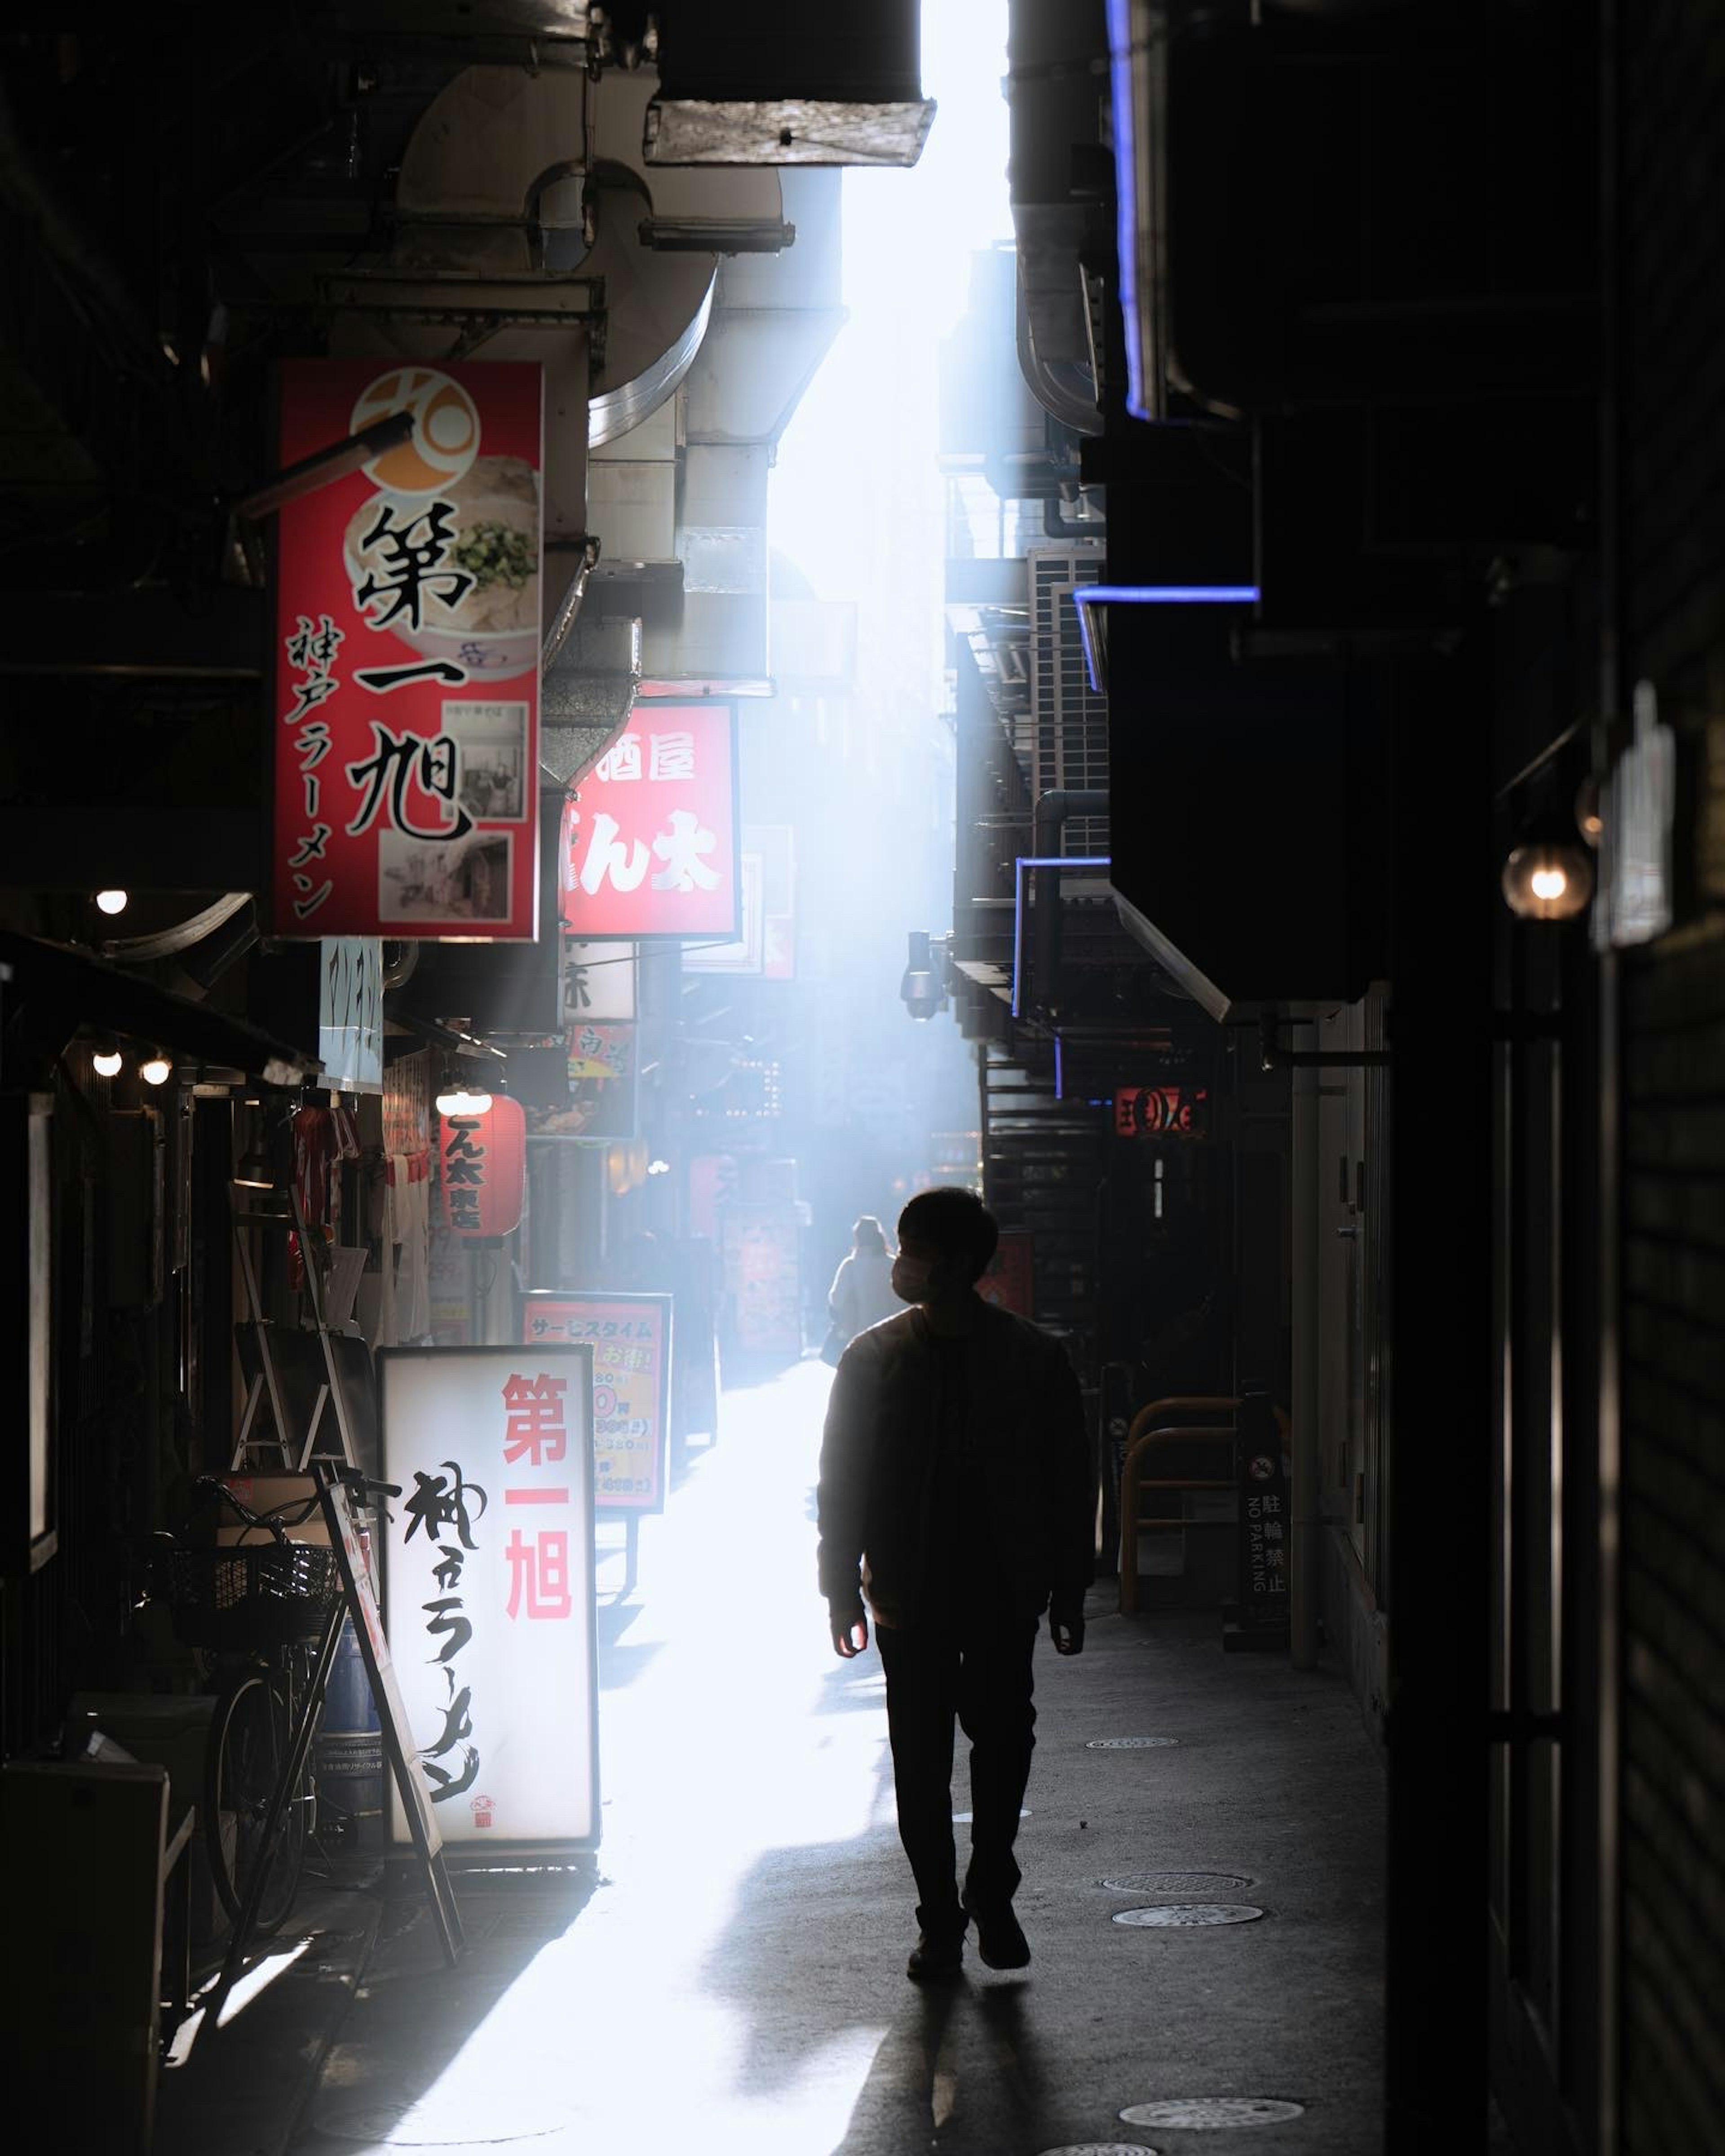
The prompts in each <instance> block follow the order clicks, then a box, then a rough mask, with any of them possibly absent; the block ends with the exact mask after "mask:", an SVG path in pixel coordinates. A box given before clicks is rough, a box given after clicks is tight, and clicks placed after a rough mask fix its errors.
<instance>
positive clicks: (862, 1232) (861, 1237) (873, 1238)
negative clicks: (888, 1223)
mask: <svg viewBox="0 0 1725 2156" xmlns="http://www.w3.org/2000/svg"><path fill="white" fill-rule="evenodd" d="M850 1245H851V1248H852V1249H853V1250H885V1249H886V1229H884V1228H883V1227H882V1226H881V1225H880V1222H879V1221H878V1220H877V1219H875V1216H874V1214H872V1213H865V1214H863V1216H862V1218H861V1219H860V1220H859V1221H858V1222H857V1224H856V1225H855V1227H854V1228H853V1229H851V1231H850Z"/></svg>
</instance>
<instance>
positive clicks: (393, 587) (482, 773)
mask: <svg viewBox="0 0 1725 2156" xmlns="http://www.w3.org/2000/svg"><path fill="white" fill-rule="evenodd" d="M279 378H280V430H279V440H278V449H279V454H280V459H281V462H282V464H283V465H291V464H294V463H295V462H297V461H299V460H300V459H302V458H304V457H306V456H309V455H311V454H313V453H314V452H315V451H316V450H319V449H326V448H327V447H329V446H330V445H331V444H334V443H337V442H340V441H341V440H343V439H345V438H346V437H347V436H348V435H350V434H355V433H357V432H358V431H360V430H361V429H363V428H365V427H367V426H370V425H372V423H374V422H376V421H377V420H379V419H382V418H388V417H389V416H391V415H392V414H393V413H400V412H403V411H406V412H410V413H412V415H413V434H412V437H411V439H408V440H407V441H405V442H403V443H401V444H398V446H397V447H395V448H393V449H387V450H385V451H384V452H383V453H382V454H381V455H379V456H377V457H375V458H374V459H372V461H371V462H370V463H369V464H367V465H365V466H364V467H363V468H362V470H358V471H354V472H350V473H348V474H347V475H346V476H344V477H343V478H341V479H340V480H336V481H334V482H332V483H331V485H327V486H325V487H322V488H321V489H319V490H317V491H316V492H314V493H311V494H307V495H301V496H300V497H299V498H298V499H297V500H291V501H289V502H287V503H285V504H284V505H283V506H282V507H281V508H280V510H279V511H277V513H276V516H275V551H274V561H273V571H274V582H275V608H274V613H275V622H274V643H273V650H274V703H273V709H272V715H271V733H272V737H273V743H274V746H273V750H272V755H271V762H272V766H273V772H274V805H273V808H272V813H271V837H270V880H269V912H270V928H271V931H272V932H273V933H274V934H275V935H277V936H284V937H326V936H391V937H415V938H419V939H430V940H436V939H438V938H439V937H465V938H469V939H474V940H480V941H488V940H494V939H495V940H497V941H523V942H531V940H532V939H533V937H535V935H536V932H537V904H538V858H539V856H538V845H537V841H536V829H537V824H536V814H537V808H538V768H539V746H538V744H539V649H540V636H539V620H540V560H541V552H542V547H541V540H542V510H541V498H540V475H541V470H542V462H543V459H542V446H541V434H542V403H543V397H542V377H541V370H540V368H539V367H537V366H536V365H525V364H520V363H497V362H490V363H486V362H474V363H471V364H468V363H462V364H459V365H454V364H451V365H449V366H439V367H421V366H413V365H398V366H391V365H388V364H387V363H384V362H380V361H377V360H375V359H371V360H290V361H288V362H285V363H284V364H283V366H282V367H281V369H280V377H279Z"/></svg>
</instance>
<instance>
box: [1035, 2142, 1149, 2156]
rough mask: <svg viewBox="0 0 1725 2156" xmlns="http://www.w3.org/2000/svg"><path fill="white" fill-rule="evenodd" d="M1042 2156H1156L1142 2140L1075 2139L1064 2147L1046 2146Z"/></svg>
mask: <svg viewBox="0 0 1725 2156" xmlns="http://www.w3.org/2000/svg"><path fill="white" fill-rule="evenodd" d="M1042 2156H1156V2151H1155V2150H1154V2149H1153V2148H1146V2147H1145V2146H1144V2144H1143V2143H1142V2141H1074V2142H1071V2143H1069V2144H1068V2145H1067V2146H1066V2147H1065V2148H1045V2149H1044V2150H1043V2152H1042Z"/></svg>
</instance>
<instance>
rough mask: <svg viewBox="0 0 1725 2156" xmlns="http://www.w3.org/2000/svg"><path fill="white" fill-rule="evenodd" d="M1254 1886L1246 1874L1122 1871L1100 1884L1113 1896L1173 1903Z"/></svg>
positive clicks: (1098, 1884)
mask: <svg viewBox="0 0 1725 2156" xmlns="http://www.w3.org/2000/svg"><path fill="white" fill-rule="evenodd" d="M1251 1883H1252V1882H1251V1881H1250V1878H1249V1877H1248V1876H1246V1874H1245V1872H1243V1871H1122V1873H1121V1875H1120V1876H1119V1877H1118V1878H1117V1879H1099V1880H1097V1881H1096V1884H1097V1886H1106V1887H1107V1888H1108V1889H1109V1891H1110V1892H1111V1893H1115V1894H1150V1895H1153V1896H1155V1897H1158V1899H1161V1900H1165V1901H1169V1902H1179V1901H1183V1900H1184V1899H1185V1898H1186V1897H1188V1896H1189V1895H1190V1896H1194V1897H1195V1896H1197V1895H1199V1894H1234V1893H1237V1892H1239V1891H1240V1888H1241V1887H1242V1886H1250V1885H1251Z"/></svg>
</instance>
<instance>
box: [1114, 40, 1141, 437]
mask: <svg viewBox="0 0 1725 2156" xmlns="http://www.w3.org/2000/svg"><path fill="white" fill-rule="evenodd" d="M1108 92H1109V102H1110V103H1111V105H1112V106H1113V109H1114V199H1115V202H1116V203H1117V208H1116V211H1115V216H1114V249H1115V253H1116V254H1117V255H1118V257H1119V259H1120V311H1121V314H1122V317H1123V318H1124V321H1125V326H1126V408H1127V411H1128V412H1130V413H1131V414H1132V417H1133V418H1135V419H1147V418H1149V417H1150V408H1149V405H1148V404H1147V402H1146V401H1145V397H1144V336H1143V329H1142V324H1141V322H1140V320H1139V316H1138V223H1137V186H1138V177H1137V163H1138V157H1137V138H1136V136H1135V135H1134V133H1133V131H1132V7H1131V4H1130V0H1108Z"/></svg>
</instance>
